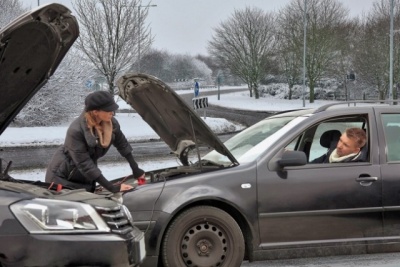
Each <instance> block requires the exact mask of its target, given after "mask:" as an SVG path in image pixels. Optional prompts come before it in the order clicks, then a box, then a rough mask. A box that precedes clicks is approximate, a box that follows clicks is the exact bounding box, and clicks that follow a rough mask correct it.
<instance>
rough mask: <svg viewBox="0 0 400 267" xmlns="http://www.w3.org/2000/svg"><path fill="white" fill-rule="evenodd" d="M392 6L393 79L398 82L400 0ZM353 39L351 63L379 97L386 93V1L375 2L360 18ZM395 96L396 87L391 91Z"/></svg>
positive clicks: (387, 78)
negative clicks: (358, 29) (360, 23)
mask: <svg viewBox="0 0 400 267" xmlns="http://www.w3.org/2000/svg"><path fill="white" fill-rule="evenodd" d="M394 3H395V5H394V7H395V9H394V29H395V30H396V33H395V35H394V44H395V49H394V51H393V52H394V57H393V58H394V64H393V69H394V76H393V78H394V81H395V83H397V84H398V83H399V82H400V58H399V57H400V51H399V49H400V46H399V45H397V44H398V43H399V41H400V36H399V35H398V32H397V30H398V29H400V1H399V0H395V2H394ZM358 38H359V39H358V42H357V49H356V50H355V52H356V59H355V65H356V68H357V71H358V73H359V75H360V76H361V77H362V78H363V79H364V80H366V81H367V82H368V83H369V84H371V85H373V86H374V87H375V88H376V90H377V92H378V96H379V99H385V98H386V97H387V96H388V89H389V88H388V87H389V76H390V75H389V64H390V62H389V60H390V59H389V46H390V44H389V38H390V1H384V0H381V1H379V2H375V3H374V6H373V9H372V10H371V12H370V13H369V14H368V16H366V17H364V18H363V21H362V27H361V30H360V31H359V35H358ZM393 93H394V94H393V97H394V99H397V90H394V92H393Z"/></svg>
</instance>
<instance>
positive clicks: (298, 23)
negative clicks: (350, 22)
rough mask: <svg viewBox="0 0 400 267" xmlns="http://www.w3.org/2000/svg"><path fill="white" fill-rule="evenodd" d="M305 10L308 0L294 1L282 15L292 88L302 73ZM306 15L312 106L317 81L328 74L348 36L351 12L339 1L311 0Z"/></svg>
mask: <svg viewBox="0 0 400 267" xmlns="http://www.w3.org/2000/svg"><path fill="white" fill-rule="evenodd" d="M304 8H305V6H304V0H292V2H290V3H289V4H288V5H287V6H286V7H285V8H284V9H283V10H282V11H281V13H280V19H279V26H280V27H279V30H280V32H279V36H280V47H281V50H280V53H281V54H280V55H281V58H283V62H284V69H285V73H286V75H287V79H288V80H289V84H290V83H292V82H291V80H293V81H295V80H298V77H299V71H298V70H301V69H299V66H300V62H299V61H300V59H302V58H303V52H302V50H303V47H304V45H303V43H304V37H303V36H304V35H303V32H304V23H303V18H304V11H305V10H304ZM306 14H307V15H306V16H307V35H306V38H307V40H306V42H307V45H306V48H307V50H306V76H307V79H308V85H309V88H310V103H313V102H314V88H315V84H316V82H317V80H318V79H320V78H321V77H322V76H323V75H324V74H326V73H327V72H328V70H329V68H330V67H331V66H332V64H333V63H334V61H335V59H336V57H337V52H338V51H340V48H341V42H342V41H343V39H342V38H343V35H345V34H346V33H345V32H342V29H343V28H344V27H343V25H344V24H345V23H346V22H347V18H348V10H347V9H345V8H344V7H343V5H342V4H341V3H340V2H339V1H338V0H307V12H306ZM339 37H340V38H339ZM301 68H302V67H301Z"/></svg>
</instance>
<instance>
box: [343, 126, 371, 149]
mask: <svg viewBox="0 0 400 267" xmlns="http://www.w3.org/2000/svg"><path fill="white" fill-rule="evenodd" d="M346 135H347V137H348V138H350V139H351V140H354V141H355V142H356V144H357V146H358V147H359V148H362V147H363V146H365V143H366V142H367V134H366V133H365V131H364V130H363V129H360V128H348V129H346Z"/></svg>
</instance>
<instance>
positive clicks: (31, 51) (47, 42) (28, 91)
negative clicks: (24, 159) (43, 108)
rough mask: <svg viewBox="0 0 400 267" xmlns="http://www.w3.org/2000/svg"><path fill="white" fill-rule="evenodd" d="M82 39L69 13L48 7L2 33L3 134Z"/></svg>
mask: <svg viewBox="0 0 400 267" xmlns="http://www.w3.org/2000/svg"><path fill="white" fill-rule="evenodd" d="M78 35H79V27H78V23H77V21H76V19H75V17H74V16H72V15H71V12H70V10H69V9H67V8H66V7H65V6H63V5H60V4H48V5H43V6H41V7H38V8H37V9H34V10H32V11H30V12H27V13H25V14H23V15H21V16H20V17H18V18H17V19H15V20H14V21H13V22H11V23H10V24H8V25H6V26H5V27H4V28H2V29H0V92H1V97H0V134H2V133H3V132H4V130H5V129H6V128H7V126H8V125H9V124H10V123H11V121H12V120H13V119H14V118H15V116H16V115H17V114H18V112H19V111H20V110H21V109H22V108H23V107H24V106H25V104H26V103H27V102H28V101H29V100H30V99H31V98H32V97H33V96H34V95H35V93H36V92H37V91H38V90H39V89H40V88H41V87H43V85H44V84H45V83H46V82H47V81H48V79H49V78H50V76H51V75H53V73H54V72H55V70H56V68H57V66H58V65H59V64H60V62H61V60H62V59H63V58H64V56H65V54H66V53H67V51H68V50H69V49H70V47H71V46H72V44H73V43H74V41H75V40H76V38H77V37H78Z"/></svg>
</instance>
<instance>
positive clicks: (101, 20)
mask: <svg viewBox="0 0 400 267" xmlns="http://www.w3.org/2000/svg"><path fill="white" fill-rule="evenodd" d="M74 8H75V10H76V12H77V15H78V20H79V23H80V26H81V34H80V37H79V39H78V42H77V43H78V47H79V49H81V50H82V51H83V52H84V53H85V54H86V56H87V57H88V58H89V59H90V61H91V62H92V63H93V64H94V66H95V68H96V69H97V70H98V71H99V72H100V73H101V74H102V75H104V77H105V79H106V82H107V84H108V88H109V91H110V92H111V93H114V87H115V86H114V80H115V79H116V77H117V76H118V75H120V74H121V73H122V72H124V71H126V70H128V69H129V67H130V66H131V65H132V64H133V63H134V62H135V61H137V60H138V58H137V57H138V55H139V52H141V53H143V54H144V53H145V52H146V51H147V50H148V49H149V47H150V45H151V43H152V41H153V38H152V37H151V34H150V31H149V27H148V26H145V21H146V18H147V14H148V8H149V5H147V6H142V5H141V1H140V0H76V2H75V5H74Z"/></svg>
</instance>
